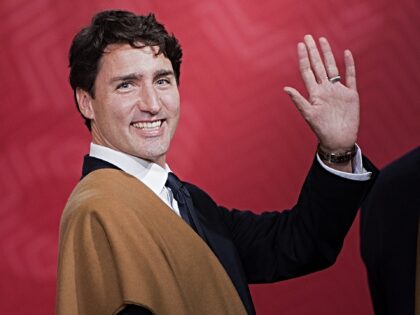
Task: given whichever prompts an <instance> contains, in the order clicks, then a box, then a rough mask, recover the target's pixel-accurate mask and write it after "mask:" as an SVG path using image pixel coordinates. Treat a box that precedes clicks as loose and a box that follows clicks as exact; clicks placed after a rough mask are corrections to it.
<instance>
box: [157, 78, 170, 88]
mask: <svg viewBox="0 0 420 315" xmlns="http://www.w3.org/2000/svg"><path fill="white" fill-rule="evenodd" d="M170 83H171V81H170V80H169V79H158V80H156V84H157V85H159V86H165V85H168V84H170Z"/></svg>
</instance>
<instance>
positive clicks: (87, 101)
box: [76, 44, 179, 166]
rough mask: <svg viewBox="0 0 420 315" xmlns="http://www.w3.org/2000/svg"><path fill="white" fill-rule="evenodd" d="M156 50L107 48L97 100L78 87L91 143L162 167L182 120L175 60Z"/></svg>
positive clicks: (122, 46)
mask: <svg viewBox="0 0 420 315" xmlns="http://www.w3.org/2000/svg"><path fill="white" fill-rule="evenodd" d="M156 52H157V48H156V47H150V46H146V47H143V48H133V47H131V46H130V45H128V44H113V45H109V46H108V47H107V49H106V50H105V53H104V55H103V56H102V58H101V60H100V65H99V71H98V75H97V77H96V80H95V85H94V91H95V97H94V98H93V97H92V96H91V95H90V94H89V93H88V92H86V91H84V90H81V89H78V90H77V91H76V97H77V100H78V104H79V108H80V111H81V112H82V114H83V115H84V116H85V117H86V118H89V119H91V126H92V141H93V143H96V144H100V145H103V146H106V147H109V148H111V149H114V150H117V151H120V152H124V153H127V154H130V155H133V156H136V157H139V158H142V159H145V160H149V161H152V162H155V163H157V164H159V165H161V166H164V164H165V160H166V153H167V151H168V149H169V145H170V142H171V139H172V137H173V135H174V133H175V130H176V127H177V124H178V119H179V92H178V86H177V82H176V80H175V76H174V72H173V69H172V65H171V62H170V61H169V59H167V58H166V57H165V56H164V55H163V54H159V55H156Z"/></svg>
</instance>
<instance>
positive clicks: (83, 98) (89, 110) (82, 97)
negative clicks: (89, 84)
mask: <svg viewBox="0 0 420 315" xmlns="http://www.w3.org/2000/svg"><path fill="white" fill-rule="evenodd" d="M76 99H77V106H78V107H79V110H80V112H81V113H82V115H83V116H84V117H85V118H87V119H94V118H95V112H94V110H93V106H92V96H91V95H90V94H89V92H87V91H85V90H82V89H80V88H77V89H76Z"/></svg>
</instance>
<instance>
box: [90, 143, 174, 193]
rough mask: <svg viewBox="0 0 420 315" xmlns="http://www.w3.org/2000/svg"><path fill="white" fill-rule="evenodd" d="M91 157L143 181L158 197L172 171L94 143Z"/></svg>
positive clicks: (166, 167) (166, 166)
mask: <svg viewBox="0 0 420 315" xmlns="http://www.w3.org/2000/svg"><path fill="white" fill-rule="evenodd" d="M89 155H90V156H92V157H95V158H98V159H101V160H104V161H107V162H109V163H111V164H114V165H115V166H117V167H119V168H120V169H122V170H123V171H124V172H126V173H128V174H130V175H132V176H134V177H136V178H137V179H139V180H141V181H142V182H143V183H144V184H145V185H146V186H147V187H149V188H150V189H151V190H152V191H153V192H154V193H155V194H157V195H159V194H160V193H161V192H162V189H163V188H164V186H165V183H166V180H167V178H168V173H169V172H170V171H171V170H170V168H169V166H168V165H167V164H165V168H163V167H161V166H160V165H157V164H156V163H153V162H149V161H146V160H143V159H141V158H138V157H135V156H132V155H129V154H126V153H123V152H120V151H116V150H113V149H111V148H108V147H104V146H102V145H98V144H94V143H91V144H90V152H89Z"/></svg>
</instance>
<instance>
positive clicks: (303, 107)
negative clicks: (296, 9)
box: [284, 35, 359, 153]
mask: <svg viewBox="0 0 420 315" xmlns="http://www.w3.org/2000/svg"><path fill="white" fill-rule="evenodd" d="M319 44H320V47H321V50H322V55H323V59H324V61H323V60H322V59H321V56H320V54H319V51H318V48H317V46H316V43H315V41H314V39H313V38H312V36H311V35H306V36H305V37H304V42H300V43H299V44H298V45H297V53H298V59H299V69H300V73H301V76H302V79H303V81H304V83H305V87H306V90H307V92H308V98H305V97H304V96H302V95H301V94H300V93H299V92H298V91H297V90H296V89H294V88H292V87H285V88H284V91H285V92H286V93H287V94H289V95H290V97H291V99H292V101H293V102H294V104H295V105H296V107H297V109H298V110H299V112H300V113H301V114H302V117H303V118H304V119H305V120H306V121H307V123H308V124H309V126H310V127H311V129H312V130H313V131H314V133H315V134H316V136H317V138H318V140H319V142H320V146H321V148H322V149H323V150H324V151H326V152H334V153H342V152H345V151H347V150H349V149H350V148H352V147H353V145H354V144H355V142H356V140H357V132H358V130H359V95H358V93H357V88H356V72H355V66H354V60H353V56H352V54H351V52H350V51H349V50H346V51H344V63H345V68H346V73H345V84H343V83H341V81H340V80H339V77H338V75H339V73H338V69H337V66H336V63H335V59H334V55H333V53H332V51H331V47H330V45H329V43H328V41H327V39H325V38H323V37H321V38H320V39H319Z"/></svg>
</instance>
